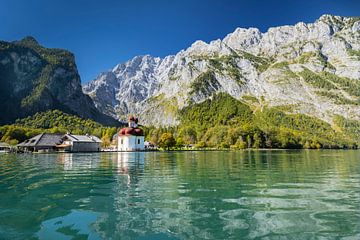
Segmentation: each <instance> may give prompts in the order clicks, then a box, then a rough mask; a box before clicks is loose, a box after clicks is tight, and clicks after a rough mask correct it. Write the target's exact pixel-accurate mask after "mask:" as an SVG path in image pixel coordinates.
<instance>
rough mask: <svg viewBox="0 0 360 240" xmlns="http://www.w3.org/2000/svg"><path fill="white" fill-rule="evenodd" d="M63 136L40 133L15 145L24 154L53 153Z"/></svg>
mask: <svg viewBox="0 0 360 240" xmlns="http://www.w3.org/2000/svg"><path fill="white" fill-rule="evenodd" d="M63 136H64V135H63V134H53V133H42V134H39V135H36V136H35V137H32V138H30V139H28V140H25V141H24V142H22V143H20V144H18V145H17V147H18V149H20V150H21V151H24V152H54V151H56V150H57V147H56V146H57V145H59V144H61V142H62V139H61V138H62V137H63Z"/></svg>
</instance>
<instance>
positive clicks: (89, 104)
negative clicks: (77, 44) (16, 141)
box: [0, 37, 118, 125]
mask: <svg viewBox="0 0 360 240" xmlns="http://www.w3.org/2000/svg"><path fill="white" fill-rule="evenodd" d="M0 109H1V114H0V124H6V123H12V122H14V121H15V119H17V118H23V117H26V116H30V115H33V114H35V113H37V112H41V111H47V110H53V109H58V110H61V111H63V112H67V113H71V114H75V115H78V116H80V117H82V118H90V119H93V120H95V121H98V122H100V123H103V124H106V125H117V124H118V122H117V121H115V120H114V119H112V118H111V117H109V116H106V115H104V114H102V113H101V112H100V111H98V110H97V109H96V108H95V106H94V103H93V101H92V100H91V99H90V98H89V97H88V96H87V95H85V94H84V93H83V92H82V88H81V83H80V77H79V74H78V71H77V68H76V64H75V58H74V55H73V54H72V53H70V52H68V51H66V50H61V49H48V48H44V47H42V46H40V45H39V44H38V42H37V41H36V40H35V39H34V38H32V37H27V38H24V39H23V40H21V41H16V42H4V41H0Z"/></svg>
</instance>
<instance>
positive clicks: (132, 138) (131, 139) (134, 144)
mask: <svg viewBox="0 0 360 240" xmlns="http://www.w3.org/2000/svg"><path fill="white" fill-rule="evenodd" d="M138 121H139V120H138V118H135V117H134V116H130V117H129V126H128V127H126V128H122V129H121V130H120V131H119V134H118V151H143V150H144V149H145V147H144V132H143V130H142V129H141V128H138Z"/></svg>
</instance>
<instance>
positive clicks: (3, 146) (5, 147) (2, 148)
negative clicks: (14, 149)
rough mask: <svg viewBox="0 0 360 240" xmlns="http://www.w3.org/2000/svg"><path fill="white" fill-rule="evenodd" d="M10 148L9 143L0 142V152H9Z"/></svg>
mask: <svg viewBox="0 0 360 240" xmlns="http://www.w3.org/2000/svg"><path fill="white" fill-rule="evenodd" d="M10 150H11V147H10V145H9V144H7V143H4V142H0V153H1V152H9V151H10Z"/></svg>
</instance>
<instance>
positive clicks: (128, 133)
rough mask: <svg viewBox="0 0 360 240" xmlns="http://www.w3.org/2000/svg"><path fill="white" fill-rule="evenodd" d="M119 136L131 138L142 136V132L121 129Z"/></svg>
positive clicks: (133, 129) (132, 129)
mask: <svg viewBox="0 0 360 240" xmlns="http://www.w3.org/2000/svg"><path fill="white" fill-rule="evenodd" d="M119 135H133V136H144V132H143V130H142V129H140V128H129V127H127V128H122V129H121V130H120V131H119Z"/></svg>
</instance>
